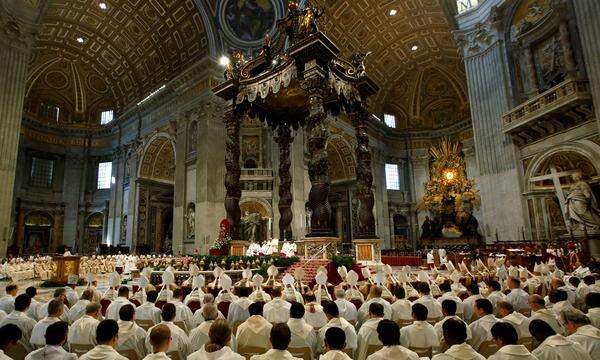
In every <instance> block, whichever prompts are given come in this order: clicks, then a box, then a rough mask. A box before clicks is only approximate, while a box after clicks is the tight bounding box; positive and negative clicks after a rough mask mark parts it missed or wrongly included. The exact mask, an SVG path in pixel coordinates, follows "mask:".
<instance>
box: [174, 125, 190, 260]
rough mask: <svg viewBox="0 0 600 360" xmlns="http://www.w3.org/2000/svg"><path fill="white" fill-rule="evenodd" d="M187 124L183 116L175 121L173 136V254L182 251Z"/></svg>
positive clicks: (184, 222)
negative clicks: (175, 131) (175, 132)
mask: <svg viewBox="0 0 600 360" xmlns="http://www.w3.org/2000/svg"><path fill="white" fill-rule="evenodd" d="M186 129H187V125H186V122H185V119H184V118H183V116H181V117H180V119H179V121H178V123H177V135H176V136H175V186H174V189H173V191H174V192H173V239H172V241H173V242H172V244H173V245H172V248H173V254H179V253H182V254H183V253H184V251H183V250H184V249H183V237H184V236H185V227H186V220H185V210H186V209H185V207H186V204H185V189H186V184H185V181H186V168H185V154H186V151H185V150H186V149H185V137H186V131H185V130H186Z"/></svg>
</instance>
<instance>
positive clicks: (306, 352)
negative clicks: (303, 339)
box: [287, 346, 312, 360]
mask: <svg viewBox="0 0 600 360" xmlns="http://www.w3.org/2000/svg"><path fill="white" fill-rule="evenodd" d="M287 350H288V351H289V353H290V354H292V356H293V357H297V358H300V359H303V360H311V359H312V353H311V351H310V348H309V347H307V346H305V347H299V348H288V349H287Z"/></svg>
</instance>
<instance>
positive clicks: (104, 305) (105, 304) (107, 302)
mask: <svg viewBox="0 0 600 360" xmlns="http://www.w3.org/2000/svg"><path fill="white" fill-rule="evenodd" d="M110 303H111V301H110V300H108V299H102V300H100V306H102V316H106V309H108V306H109V305H110Z"/></svg>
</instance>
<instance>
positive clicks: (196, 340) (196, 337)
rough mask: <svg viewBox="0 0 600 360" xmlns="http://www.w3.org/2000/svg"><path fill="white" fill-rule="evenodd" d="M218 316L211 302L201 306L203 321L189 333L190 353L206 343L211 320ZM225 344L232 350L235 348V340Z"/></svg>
mask: <svg viewBox="0 0 600 360" xmlns="http://www.w3.org/2000/svg"><path fill="white" fill-rule="evenodd" d="M218 316H219V312H218V310H217V307H216V306H214V305H213V304H207V305H206V306H204V307H202V317H203V318H204V322H203V323H201V324H200V325H198V327H196V328H195V329H193V330H192V332H191V333H190V348H189V352H190V353H192V352H196V351H198V350H200V348H201V347H202V346H203V345H204V344H208V342H209V340H210V338H209V336H208V333H209V331H210V327H211V326H212V324H213V322H214V321H215V320H217V318H218ZM232 340H234V338H232ZM227 345H228V346H229V347H230V348H232V349H233V350H235V349H236V347H235V341H232V343H229V344H227Z"/></svg>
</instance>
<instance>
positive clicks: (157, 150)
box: [138, 133, 175, 184]
mask: <svg viewBox="0 0 600 360" xmlns="http://www.w3.org/2000/svg"><path fill="white" fill-rule="evenodd" d="M138 176H139V177H140V178H144V179H149V180H155V181H158V182H163V183H169V184H174V183H175V144H174V143H173V141H172V139H171V137H170V136H169V135H168V134H166V133H158V134H156V135H155V136H153V137H152V138H151V139H150V140H149V141H148V142H147V144H146V146H145V148H144V152H143V157H142V161H141V162H140V166H139V169H138Z"/></svg>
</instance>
